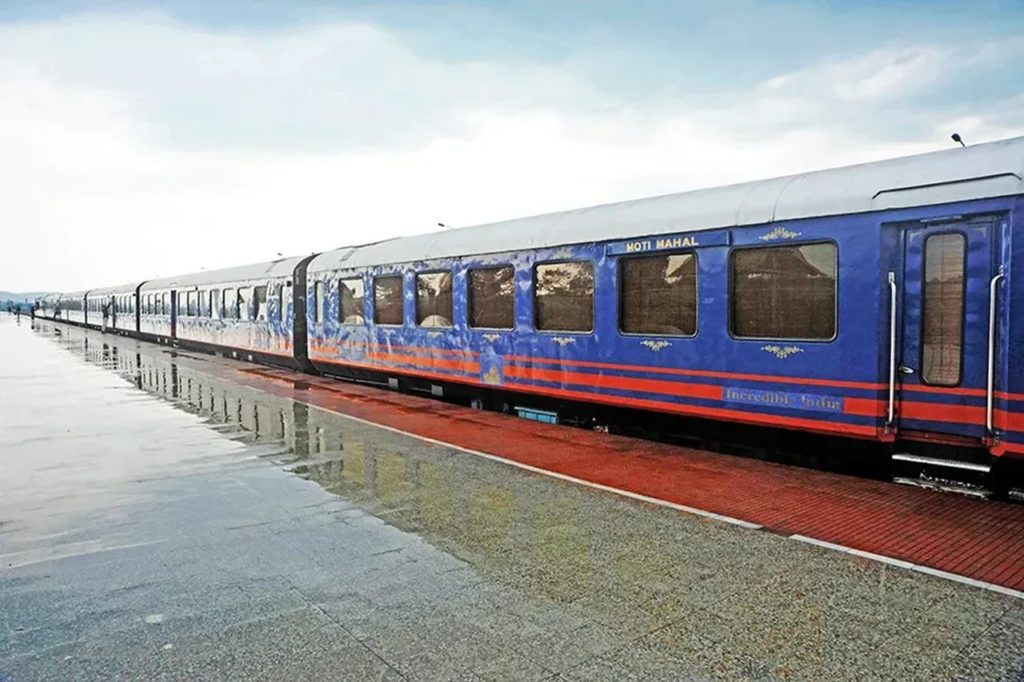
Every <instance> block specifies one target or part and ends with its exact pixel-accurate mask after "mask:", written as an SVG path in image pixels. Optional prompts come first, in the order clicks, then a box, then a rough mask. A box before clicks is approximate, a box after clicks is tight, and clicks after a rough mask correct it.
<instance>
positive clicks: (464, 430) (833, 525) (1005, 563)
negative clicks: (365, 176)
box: [231, 368, 1024, 597]
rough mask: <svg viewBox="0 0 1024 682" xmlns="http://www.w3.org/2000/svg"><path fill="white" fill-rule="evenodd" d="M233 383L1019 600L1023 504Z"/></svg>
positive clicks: (269, 379) (357, 397)
mask: <svg viewBox="0 0 1024 682" xmlns="http://www.w3.org/2000/svg"><path fill="white" fill-rule="evenodd" d="M231 378H232V379H233V380H235V381H239V382H241V383H245V384H247V385H250V386H253V387H257V388H259V389H260V390H264V391H268V392H273V393H276V394H277V395H282V396H286V397H289V398H293V399H301V400H304V401H307V402H309V403H310V404H312V405H316V406H318V407H322V408H324V409H329V410H332V411H334V412H338V413H340V414H345V415H348V416H352V417H358V418H360V419H365V420H368V421H370V422H373V423H375V424H379V425H382V426H388V427H391V428H396V429H400V430H401V431H403V432H406V433H411V434H414V435H416V436H421V437H424V438H429V439H433V440H436V441H439V442H444V443H447V444H450V445H454V446H457V447H460V448H464V449H467V450H471V451H474V452H478V453H483V454H486V455H490V456H495V457H499V458H501V459H503V460H506V461H508V462H510V463H515V464H519V465H524V466H528V467H531V468H534V469H536V470H537V471H538V472H549V473H553V474H557V475H560V476H565V477H570V478H571V479H573V480H575V481H577V482H580V483H584V484H591V485H595V486H601V487H603V488H606V489H608V490H609V491H619V492H622V493H626V494H630V495H635V496H641V497H642V498H646V499H647V500H648V501H651V502H666V503H669V504H671V505H674V506H676V507H677V508H682V509H683V510H685V511H689V512H691V513H698V514H704V515H708V516H712V517H718V518H720V520H725V521H729V522H734V523H737V524H739V525H746V526H748V527H758V528H762V529H764V530H767V531H771V532H773V533H779V534H782V535H787V536H791V537H794V538H795V539H799V540H803V541H811V542H818V543H821V544H823V546H834V548H835V549H838V550H840V551H849V550H852V551H854V552H858V553H862V554H867V555H870V556H871V558H874V559H877V560H883V561H884V560H889V561H892V562H895V563H896V564H897V565H903V566H904V567H906V568H914V569H924V570H926V571H931V572H937V573H939V574H941V575H944V576H945V577H948V578H951V579H957V578H960V579H967V580H969V581H977V582H979V583H984V584H985V585H986V586H989V587H994V588H1002V589H1003V591H1006V592H1008V593H1012V594H1015V595H1016V596H1021V597H1024V592H1022V590H1024V505H1021V504H1016V503H1005V502H994V501H989V500H978V499H973V498H969V497H966V496H962V495H958V494H954V493H948V492H941V491H934V490H925V489H921V488H915V487H911V486H898V485H893V484H890V483H887V482H881V481H873V480H868V479H864V478H857V477H852V476H845V475H841V474H834V473H829V472H822V471H816V470H812V469H805V468H798V467H793V466H786V465H781V464H773V463H771V462H764V461H760V460H753V459H749V458H744V457H737V456H731V455H724V454H718V453H713V452H706V451H701V450H695V449H692V448H684V447H678V446H674V445H666V444H661V443H654V442H649V441H643V440H638V439H635V438H627V437H620V436H615V435H609V434H607V433H601V432H591V431H586V430H583V429H578V428H571V427H566V426H558V425H549V424H542V423H538V422H535V421H530V420H524V419H519V418H517V417H514V416H509V415H504V414H498V413H494V412H481V411H477V410H472V409H468V408H465V407H461V406H458V405H453V404H450V403H444V402H441V401H437V400H431V399H429V398H423V397H419V396H414V395H408V394H401V393H396V392H390V391H385V390H380V389H376V388H372V387H367V386H363V385H358V384H352V383H345V382H340V381H336V380H333V379H330V378H321V377H311V376H307V375H305V374H298V373H294V372H289V371H286V370H278V369H267V368H258V369H257V368H247V369H235V370H234V371H233V372H232V373H231Z"/></svg>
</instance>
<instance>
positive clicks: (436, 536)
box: [0, 317, 1024, 680]
mask: <svg viewBox="0 0 1024 682" xmlns="http://www.w3.org/2000/svg"><path fill="white" fill-rule="evenodd" d="M228 362H230V361H227V360H222V359H215V358H212V357H210V356H205V355H201V354H193V353H180V352H174V351H171V350H169V349H166V348H163V347H159V346H154V345H151V344H144V343H139V342H136V341H132V340H129V339H123V338H115V337H110V336H103V335H101V334H98V333H94V332H86V331H84V330H80V329H75V328H68V327H63V326H54V325H49V324H45V323H44V324H37V326H36V329H35V330H34V331H32V330H30V329H28V328H27V327H26V326H25V325H22V326H21V327H18V326H16V325H15V324H14V323H13V321H10V320H8V319H5V317H0V381H2V382H3V391H2V393H0V410H2V412H0V415H2V417H0V419H2V425H3V430H2V432H0V462H2V471H3V472H4V473H3V478H4V495H3V497H2V499H0V523H2V526H0V528H2V534H0V558H2V561H3V565H4V570H3V572H2V573H0V594H2V595H3V597H2V600H0V609H2V611H0V618H2V625H0V677H2V675H3V674H4V673H6V674H8V675H11V676H12V677H13V679H40V678H46V679H69V678H79V679H105V678H109V677H132V678H156V677H166V678H175V679H180V678H237V679H243V678H244V679H251V678H261V679H282V678H287V679H294V678H306V679H365V678H371V679H379V678H383V679H390V678H393V679H403V678H409V679H496V678H503V679H517V680H518V679H545V678H552V677H557V678H559V679H561V678H564V679H580V680H590V679H614V680H622V679H702V678H706V679H957V678H962V679H1020V676H1021V675H1024V653H1022V652H1024V604H1022V603H1021V602H1020V601H1019V600H1015V599H1013V598H1010V597H1004V596H1001V595H998V594H993V593H990V592H985V591H982V590H977V589H974V588H971V587H967V586H962V585H958V584H955V583H950V582H946V581H942V580H939V579H935V578H931V577H929V576H925V575H920V574H915V573H910V572H907V571H903V570H901V569H898V568H891V567H886V566H885V565H881V564H876V563H872V562H865V561H862V560H858V559H855V558H851V557H848V556H845V555H841V554H837V553H834V552H830V551H827V550H819V549H817V548H815V547H812V546H806V545H803V544H801V543H795V542H792V541H787V540H784V539H783V538H780V537H776V536H774V535H771V534H769V533H763V532H757V531H749V530H745V529H741V528H736V527H732V526H728V525H724V524H721V523H718V522H714V521H708V520H704V519H700V518H697V517H693V516H687V515H683V514H680V513H677V512H674V511H671V510H666V509H662V508H659V507H653V506H650V505H645V504H642V503H637V502H633V501H630V500H626V499H621V498H617V497H613V496H610V495H606V494H603V493H600V492H596V491H592V490H589V489H583V488H578V487H574V486H572V485H569V484H566V483H563V482H560V481H557V480H553V479H548V478H542V477H539V476H534V475H531V474H528V473H526V472H523V471H521V470H518V469H514V468H511V467H507V466H505V465H502V464H500V463H495V462H491V461H487V460H483V459H481V458H477V457H474V456H472V455H469V454H465V453H462V452H459V451H455V450H452V449H449V448H446V447H443V446H440V445H434V444H430V443H425V442H422V441H419V440H416V439H413V438H410V437H407V436H403V435H400V434H397V433H394V432H391V431H388V430H384V429H380V428H377V427H374V426H372V425H368V424H364V423H361V422H356V421H352V420H349V419H346V418H344V417H342V416H340V415H336V414H333V413H330V412H326V411H323V410H320V409H318V408H315V407H310V406H307V405H305V404H303V403H301V402H296V401H292V400H288V399H284V398H280V397H275V396H272V395H268V394H265V393H261V392H259V391H257V390H255V389H252V388H248V387H245V386H241V385H238V384H235V383H232V382H231V381H228V380H225V379H223V378H218V377H214V376H213V375H211V374H210V373H209V369H208V368H209V367H210V366H211V363H228ZM204 368H206V369H205V371H204Z"/></svg>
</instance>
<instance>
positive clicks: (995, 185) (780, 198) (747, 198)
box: [309, 137, 1024, 272]
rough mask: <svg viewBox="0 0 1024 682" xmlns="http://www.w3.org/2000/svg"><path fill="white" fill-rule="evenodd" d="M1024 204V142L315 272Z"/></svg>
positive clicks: (386, 247) (581, 218) (515, 227)
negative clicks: (980, 203) (1010, 199)
mask: <svg viewBox="0 0 1024 682" xmlns="http://www.w3.org/2000/svg"><path fill="white" fill-rule="evenodd" d="M1016 194H1024V137H1017V138H1011V139H1007V140H1001V141H998V142H990V143H987V144H978V145H972V146H970V147H966V148H961V147H957V148H954V149H948V150H943V151H938V152H931V153H928V154H919V155H916V156H907V157H903V158H898V159H891V160H887V161H878V162H873V163H865V164H859V165H856V166H846V167H843V168H835V169H831V170H823V171H814V172H810V173H802V174H799V175H790V176H786V177H781V178H774V179H771V180H759V181H755V182H745V183H742V184H738V185H728V186H725V187H715V188H711V189H701V190H694V191H689V192H681V193H678V194H667V195H663V196H658V197H652V198H649V199H637V200H633V201H623V202H619V203H613V204H605V205H602V206H592V207H589V208H580V209H575V210H570V211H561V212H558V213H548V214H545V215H538V216H533V217H530V218H518V219H515V220H506V221H502V222H497V223H489V224H485V225H477V226H473V227H464V228H459V229H455V230H448V231H444V232H435V233H430V234H423V235H417V236H412V237H400V238H396V239H390V240H387V241H383V242H377V243H373V244H366V245H360V246H348V247H342V248H339V249H335V250H333V251H327V252H325V253H322V254H320V255H319V256H317V257H316V258H315V259H313V261H312V262H311V263H310V266H309V270H310V271H311V272H312V271H328V270H339V269H344V268H355V267H366V266H372V265H381V264H385V263H404V262H409V261H417V260H430V259H433V258H452V257H457V256H464V255H479V254H488V253H503V252H509V251H519V250H523V249H538V248H551V247H557V246H566V245H569V244H583V243H589V242H601V241H608V240H615V239H627V238H630V237H642V236H651V235H658V234H669V233H679V232H691V231H698V230H709V229H715V228H723V227H737V226H740V225H759V224H765V223H770V222H776V221H781V220H797V219H801V218H813V217H822V216H831V215H844V214H852V213H866V212H869V211H878V210H883V209H891V208H906V207H912V206H925V205H930V204H943V203H950V202H954V201H966V200H971V199H983V198H991V197H999V196H1012V195H1016Z"/></svg>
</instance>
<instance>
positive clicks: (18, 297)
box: [0, 291, 50, 302]
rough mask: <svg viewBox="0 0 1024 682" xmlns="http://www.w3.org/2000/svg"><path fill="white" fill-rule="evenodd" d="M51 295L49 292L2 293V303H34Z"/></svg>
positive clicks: (0, 296) (0, 293) (0, 292)
mask: <svg viewBox="0 0 1024 682" xmlns="http://www.w3.org/2000/svg"><path fill="white" fill-rule="evenodd" d="M49 293H50V292H48V291H25V292H17V291H0V301H23V302H24V301H34V300H36V299H37V298H40V297H42V296H46V295H47V294H49Z"/></svg>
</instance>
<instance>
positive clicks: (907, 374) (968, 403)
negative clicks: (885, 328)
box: [894, 217, 1001, 444]
mask: <svg viewBox="0 0 1024 682" xmlns="http://www.w3.org/2000/svg"><path fill="white" fill-rule="evenodd" d="M997 226H998V220H997V219H996V218H992V217H985V218H978V219H967V220H959V221H956V222H944V223H939V224H918V225H914V226H910V227H907V228H906V229H905V230H904V232H903V235H902V237H903V273H902V275H903V276H902V285H903V286H902V288H903V295H902V310H901V312H902V315H901V317H902V334H899V335H898V337H899V338H901V343H900V344H899V346H898V349H897V353H896V362H897V364H896V367H895V370H896V371H895V376H894V380H895V385H896V387H897V389H898V390H897V395H898V404H897V410H896V416H897V419H898V427H899V430H900V432H901V433H903V435H905V436H913V435H916V436H917V437H918V438H920V439H928V440H936V441H940V442H941V441H944V440H945V441H947V442H950V443H961V444H966V443H971V442H975V443H979V444H980V442H982V441H983V440H985V439H986V438H987V437H988V436H989V431H990V427H991V408H990V407H989V405H990V404H991V403H990V387H989V377H990V371H991V368H990V365H989V362H990V359H991V360H992V361H993V362H998V358H994V357H993V356H994V354H995V353H996V352H997V349H998V346H997V345H996V344H995V339H994V337H991V338H990V336H989V317H990V304H991V303H992V302H993V301H992V296H997V295H998V289H999V282H1000V280H1001V271H1000V268H999V266H998V265H997V264H996V262H995V261H996V258H995V254H996V253H998V251H997V249H996V248H995V247H996V243H995V242H996V239H997V235H998V231H997V229H996V228H997Z"/></svg>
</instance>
